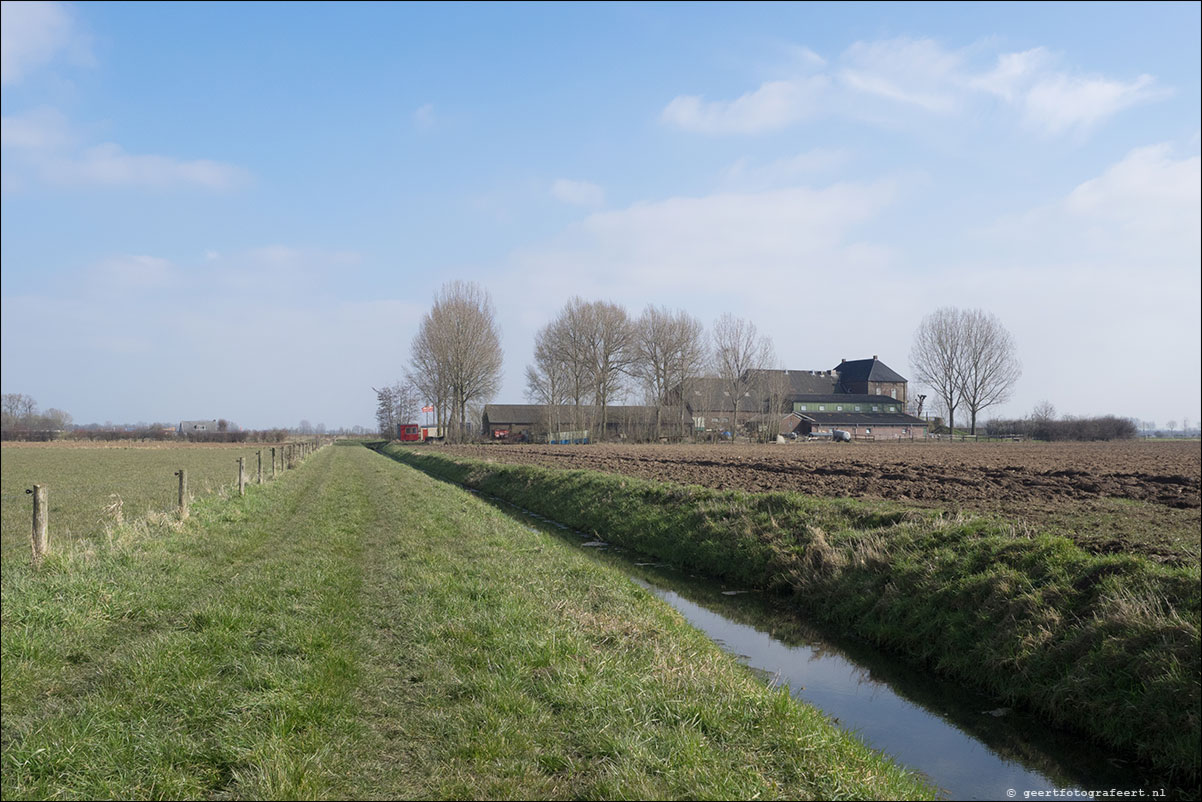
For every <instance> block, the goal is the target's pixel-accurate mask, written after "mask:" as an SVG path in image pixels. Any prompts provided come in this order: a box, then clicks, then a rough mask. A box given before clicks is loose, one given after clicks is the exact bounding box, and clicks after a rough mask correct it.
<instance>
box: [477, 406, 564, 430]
mask: <svg viewBox="0 0 1202 802" xmlns="http://www.w3.org/2000/svg"><path fill="white" fill-rule="evenodd" d="M563 409H565V410H568V409H571V408H570V407H566V406H565V407H563ZM545 410H546V405H544V404H485V405H484V417H485V418H487V419H488V422H489V423H490V424H497V423H516V424H527V425H528V424H531V423H534V422H535V421H539V420H542V417H543V415H544V414H546V413H545Z"/></svg>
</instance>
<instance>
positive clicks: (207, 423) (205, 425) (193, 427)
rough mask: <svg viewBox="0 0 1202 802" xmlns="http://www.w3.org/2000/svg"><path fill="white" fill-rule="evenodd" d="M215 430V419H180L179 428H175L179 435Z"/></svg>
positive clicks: (210, 432)
mask: <svg viewBox="0 0 1202 802" xmlns="http://www.w3.org/2000/svg"><path fill="white" fill-rule="evenodd" d="M216 431H217V421H216V420H182V421H180V422H179V428H178V429H177V430H176V433H177V434H179V435H189V434H212V433H213V432H216Z"/></svg>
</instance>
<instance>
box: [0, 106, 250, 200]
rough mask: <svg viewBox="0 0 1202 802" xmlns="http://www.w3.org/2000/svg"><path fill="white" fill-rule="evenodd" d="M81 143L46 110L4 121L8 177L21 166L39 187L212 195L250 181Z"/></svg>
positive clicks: (214, 164) (203, 162)
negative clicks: (181, 190) (191, 191)
mask: <svg viewBox="0 0 1202 802" xmlns="http://www.w3.org/2000/svg"><path fill="white" fill-rule="evenodd" d="M78 141H79V137H78V136H77V135H76V134H75V132H74V131H73V130H72V129H71V126H70V124H69V123H68V121H67V119H66V117H64V116H63V114H62V113H61V112H59V111H58V110H57V109H53V108H48V107H42V108H38V109H34V110H32V111H28V112H25V113H23V114H16V115H12V116H9V117H4V118H3V120H2V121H0V143H2V145H3V147H4V148H5V149H7V150H8V154H6V159H5V175H6V177H9V176H10V175H11V172H12V171H13V168H14V166H17V167H18V168H19V169H20V170H21V171H22V172H23V173H26V174H28V175H29V176H30V177H32V178H34V179H36V180H38V181H41V182H43V183H49V184H55V185H59V186H109V187H122V186H128V187H143V188H154V189H166V188H171V187H181V186H183V187H187V186H193V187H200V188H203V189H210V190H225V189H231V188H234V187H237V186H240V185H242V184H245V183H246V182H247V181H249V178H250V176H249V174H248V173H247V172H246V171H245V170H243V169H241V168H239V167H236V166H234V165H231V164H226V163H224V162H219V161H213V160H210V159H193V160H188V159H177V158H174V157H170V156H160V155H154V154H134V153H127V152H126V151H125V150H124V149H123V148H122V147H121V146H120V145H117V144H114V143H112V142H106V143H103V144H99V145H92V146H88V147H80V146H78V144H77V143H78ZM10 157H11V158H10Z"/></svg>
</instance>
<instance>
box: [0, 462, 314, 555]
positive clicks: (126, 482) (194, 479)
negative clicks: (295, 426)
mask: <svg viewBox="0 0 1202 802" xmlns="http://www.w3.org/2000/svg"><path fill="white" fill-rule="evenodd" d="M330 442H332V441H331V440H329V439H322V440H311V441H310V440H306V441H299V442H292V443H282V444H275V445H270V446H262V447H258V446H256V447H246V446H241V447H238V448H229V447H221V448H206V447H197V446H186V445H181V446H180V447H178V448H174V449H154V450H149V449H124V450H113V449H94V450H91V449H77V448H57V449H56V448H54V447H53V446H47V447H45V448H38V449H9V448H7V447H6V448H5V450H4V461H3V463H4V464H3V469H4V470H3V491H2V492H0V524H2V532H0V534H2V537H0V553H2V554H3V557H4V559H6V560H7V559H12V558H15V557H17V556H18V555H19V554H20V553H21V552H24V553H25V554H27V555H28V554H29V553H30V549H31V548H32V550H33V552H34V560H35V562H37V561H38V560H39V558H40V555H39V554H38V539H39V532H38V526H39V524H38V522H39V519H40V521H41V527H42V529H43V532H42V534H41V535H40V536H41V537H42V539H43V540H44V542H46V543H48V544H49V545H48V546H46V548H50V549H53V547H54V546H55V545H56V544H57V545H63V544H66V543H70V542H76V541H81V540H87V539H95V538H99V537H104V536H105V535H106V534H108V533H111V531H112V530H113V528H114V527H116V526H120V525H122V524H127V523H132V522H134V521H138V520H149V519H153V518H156V517H157V518H163V517H169V518H171V519H175V520H178V519H182V518H186V517H187V510H188V504H189V503H190V502H191V501H192V500H194V499H197V498H201V497H204V496H210V495H214V494H220V493H227V494H238V493H241V492H245V488H246V486H247V485H254V484H257V483H259V482H263V483H267V482H270V481H271V480H272V479H274V478H276V477H278V476H280V475H281V474H282V473H283V472H285V471H287V470H290V469H292V468H295V467H297V466H298V465H299V464H300V462H301V461H302V460H303V459H304V458H305V457H307V456H309V455H310V454H312V453H314V452H316V451H317V450H319V449H320V448H322V447H323V446H325V445H328V444H329V443H330ZM181 474H182V475H181ZM35 488H41V489H42V491H43V492H42V494H41V496H40V497H39V494H38V493H35V492H34V490H35ZM43 553H45V552H44V550H43Z"/></svg>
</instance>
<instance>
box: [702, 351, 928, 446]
mask: <svg viewBox="0 0 1202 802" xmlns="http://www.w3.org/2000/svg"><path fill="white" fill-rule="evenodd" d="M744 382H745V385H746V386H747V388H748V389H747V391H746V392H744V394H743V397H742V398H740V399H739V405H738V406H739V409H738V420H735V414H734V400H733V399H732V398H731V397H730V390H729V388H728V385H727V383H725V382H722V381H721V380H719V379H716V378H703V379H695V380H693V381H692V382H691V383H690V387H689V389H688V391H687V392H686V393H685V394H686V396H687V398H686V399H685V400H686V403H687V405H688V407H689V410H690V414H691V415H692V417H693V419H694V421H695V422H696V426H697V429H698V430H699V431H706V432H711V433H712V432H718V433H725V432H745V431H751V430H757V431H760V432H761V433H762V431H763V428H764V426H765V425H768V426H770V427H774V426H776V425H777V422H779V424H780V426H781V427H782V430H781V432H780V433H781V434H789V433H793V432H795V433H797V434H799V435H802V434H829V433H830V432H831V431H833V430H834V429H842V430H845V431H849V432H852V435H853V437H859V438H861V439H867V438H872V439H897V438H905V439H912V438H913V439H921V438H924V437H926V432H927V424H926V423H925V422H924V421H922V420H921V419H920V418H916V417H914V416H913V415H908V414H906V399H907V392H906V387H907V381H906V379H905V377H904V376H902V375H900V374H899V373H897V372H896V371H894V370H893V369H892V368H890V367H889V366H888V365H886V364H885V363H884V362H881V361H880V359H879V358H878V357H877V356H876V355H873V357H872V358H871V359H855V360H851V361H848V360H846V359H845V360H843V361H841V362H840V363H839V364H838V365H836V366H835V367H834V368H831V369H830V370H755V371H748V373H747V374H746V375H745V378H744ZM781 416H786V417H785V418H784V420H781Z"/></svg>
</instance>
